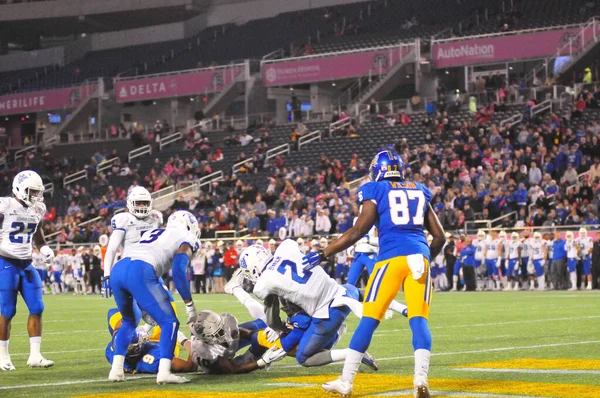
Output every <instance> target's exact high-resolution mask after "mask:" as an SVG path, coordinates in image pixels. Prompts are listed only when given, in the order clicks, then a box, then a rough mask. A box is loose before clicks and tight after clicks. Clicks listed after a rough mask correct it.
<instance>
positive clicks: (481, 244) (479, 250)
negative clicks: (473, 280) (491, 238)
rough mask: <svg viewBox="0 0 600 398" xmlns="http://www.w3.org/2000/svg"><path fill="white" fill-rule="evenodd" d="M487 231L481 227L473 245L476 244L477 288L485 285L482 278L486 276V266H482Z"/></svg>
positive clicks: (479, 288)
mask: <svg viewBox="0 0 600 398" xmlns="http://www.w3.org/2000/svg"><path fill="white" fill-rule="evenodd" d="M485 238H486V235H485V231H484V230H482V229H480V230H479V231H477V240H476V241H475V243H473V245H474V246H475V270H476V274H477V290H482V289H483V287H484V281H483V280H481V278H480V277H481V276H485V270H486V267H481V268H480V266H481V265H482V264H484V262H485V255H484V251H485Z"/></svg>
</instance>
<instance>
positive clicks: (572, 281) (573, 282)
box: [571, 271, 577, 289]
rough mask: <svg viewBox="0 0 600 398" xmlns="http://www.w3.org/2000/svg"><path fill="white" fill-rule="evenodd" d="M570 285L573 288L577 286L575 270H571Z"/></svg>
mask: <svg viewBox="0 0 600 398" xmlns="http://www.w3.org/2000/svg"><path fill="white" fill-rule="evenodd" d="M571 287H572V288H573V289H575V288H577V272H575V271H573V272H571Z"/></svg>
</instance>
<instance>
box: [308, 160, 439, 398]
mask: <svg viewBox="0 0 600 398" xmlns="http://www.w3.org/2000/svg"><path fill="white" fill-rule="evenodd" d="M403 169H404V162H403V161H402V159H401V158H400V156H399V155H398V154H396V153H393V152H391V151H381V152H379V153H378V154H377V155H376V156H375V158H374V159H373V161H372V162H371V166H370V168H369V171H370V176H371V181H372V182H369V183H367V184H365V185H363V186H362V187H360V188H359V191H358V200H359V201H360V202H361V203H362V206H363V208H362V211H361V213H360V215H359V217H358V220H357V222H356V224H355V225H354V227H352V228H351V229H350V230H348V231H346V232H345V233H344V234H343V235H342V236H341V237H340V239H339V240H337V241H336V242H335V243H333V244H331V245H330V246H328V247H326V248H325V249H324V250H323V251H320V252H316V253H310V254H308V255H306V256H305V257H304V259H303V263H304V264H305V270H310V269H312V268H313V267H315V266H317V265H318V264H319V263H320V262H321V260H322V259H323V257H324V256H330V255H332V254H334V253H337V252H339V251H341V250H346V249H347V248H348V247H350V246H351V245H353V244H354V243H356V242H357V241H358V240H359V239H361V238H362V237H363V236H364V235H365V234H366V233H367V232H368V231H369V230H370V229H371V227H372V226H373V225H376V226H377V230H378V231H379V257H378V260H379V261H378V262H377V264H376V265H375V268H374V269H373V273H372V274H371V276H370V277H369V282H368V285H367V291H366V294H365V298H364V311H363V316H362V319H361V320H360V323H359V325H358V328H357V329H356V331H355V332H354V334H353V335H352V340H351V341H350V352H349V353H348V355H347V356H346V360H345V363H344V370H343V373H342V376H341V377H340V378H338V379H336V380H333V381H331V382H328V383H325V384H324V385H323V388H324V389H325V390H326V391H329V392H333V393H337V394H340V395H342V396H349V395H350V394H351V392H352V383H353V381H354V377H355V375H356V371H357V369H358V365H359V363H360V361H361V359H362V357H363V355H364V352H365V351H366V350H367V348H368V346H369V344H370V343H371V339H372V337H373V333H374V332H375V329H377V326H379V323H380V322H381V319H382V318H383V316H384V314H385V311H386V310H387V308H388V307H389V305H390V303H391V301H392V300H393V299H394V298H395V297H396V295H397V294H398V292H399V290H400V287H401V286H403V285H404V296H405V298H406V303H407V305H408V318H409V324H410V328H411V330H412V333H413V347H414V350H415V353H414V355H415V378H414V387H415V397H419V398H424V397H429V389H428V388H429V387H428V372H429V358H430V355H431V333H430V332H429V326H428V322H427V318H428V316H429V305H430V301H431V290H432V286H431V285H432V284H431V277H430V270H429V263H430V261H431V258H432V257H435V256H437V255H438V254H439V252H440V251H441V250H442V247H443V246H444V243H445V241H446V238H445V236H444V229H443V228H442V226H441V225H440V222H439V220H438V219H437V216H436V215H435V212H434V211H433V209H432V208H431V205H430V203H429V202H430V200H431V193H430V192H429V189H427V188H426V187H425V186H423V185H421V184H418V183H413V182H408V181H404V174H403ZM424 227H425V228H426V229H427V230H428V231H429V232H430V233H431V235H432V236H433V240H432V242H431V248H430V247H429V246H428V245H427V240H426V239H425V233H424ZM319 269H320V267H318V268H314V270H319ZM305 272H306V271H305ZM313 272H314V271H313Z"/></svg>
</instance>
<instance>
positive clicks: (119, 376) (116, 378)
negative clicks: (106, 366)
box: [108, 368, 125, 383]
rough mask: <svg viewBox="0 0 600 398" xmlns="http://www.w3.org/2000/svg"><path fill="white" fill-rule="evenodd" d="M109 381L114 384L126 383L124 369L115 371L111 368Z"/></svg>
mask: <svg viewBox="0 0 600 398" xmlns="http://www.w3.org/2000/svg"><path fill="white" fill-rule="evenodd" d="M108 381H110V382H113V383H118V382H121V381H125V372H124V371H123V369H121V370H115V369H112V368H111V369H110V373H109V374H108Z"/></svg>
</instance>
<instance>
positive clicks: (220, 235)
mask: <svg viewBox="0 0 600 398" xmlns="http://www.w3.org/2000/svg"><path fill="white" fill-rule="evenodd" d="M248 235H250V234H249V233H248V228H244V229H242V230H240V231H238V230H236V229H227V230H224V231H215V240H219V239H227V238H230V239H231V238H240V237H242V236H248Z"/></svg>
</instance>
